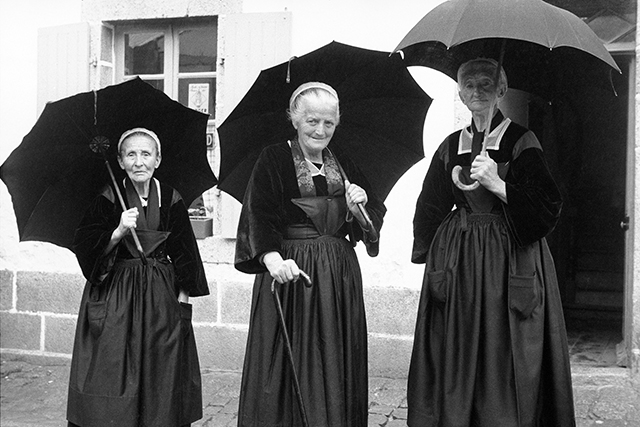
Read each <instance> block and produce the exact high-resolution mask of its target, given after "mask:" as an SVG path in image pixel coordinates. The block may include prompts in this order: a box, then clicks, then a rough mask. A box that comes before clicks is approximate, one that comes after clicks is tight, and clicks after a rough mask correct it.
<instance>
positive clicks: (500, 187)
mask: <svg viewBox="0 0 640 427" xmlns="http://www.w3.org/2000/svg"><path fill="white" fill-rule="evenodd" d="M470 172H471V174H470V175H469V176H470V178H471V179H473V180H476V181H478V182H479V183H480V185H482V186H483V187H484V188H486V189H487V190H489V191H491V192H492V193H494V194H495V195H496V196H498V197H499V198H500V200H502V201H503V202H505V203H506V202H507V189H506V184H505V182H504V181H503V180H502V179H501V178H500V176H499V175H498V164H497V163H496V162H495V161H494V160H493V159H492V158H491V157H489V156H487V155H482V154H479V155H477V156H476V158H475V159H473V163H471V171H470Z"/></svg>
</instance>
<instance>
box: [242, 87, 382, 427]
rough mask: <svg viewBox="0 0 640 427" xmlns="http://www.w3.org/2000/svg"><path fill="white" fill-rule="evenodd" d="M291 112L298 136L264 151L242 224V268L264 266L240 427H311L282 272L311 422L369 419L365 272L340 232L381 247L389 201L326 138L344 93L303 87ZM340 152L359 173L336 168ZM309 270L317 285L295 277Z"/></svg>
mask: <svg viewBox="0 0 640 427" xmlns="http://www.w3.org/2000/svg"><path fill="white" fill-rule="evenodd" d="M288 113H289V117H290V119H291V122H292V124H293V127H294V128H295V129H296V134H297V135H296V137H295V138H293V139H292V140H290V141H283V142H282V143H280V144H275V145H272V146H268V147H267V148H265V149H264V150H263V151H262V153H261V154H260V157H259V158H258V160H257V162H256V164H255V167H254V169H253V174H252V176H251V179H250V182H249V185H248V187H247V190H246V193H245V198H244V201H243V207H242V214H241V217H240V224H239V227H238V240H237V246H236V255H235V266H236V268H237V269H238V270H240V271H242V272H245V273H250V274H257V276H256V280H255V285H254V291H253V301H252V304H251V318H250V324H249V336H248V341H247V351H246V355H245V361H244V369H243V378H242V387H241V390H240V405H239V410H238V425H239V426H258V425H259V426H263V425H278V426H300V425H304V424H303V421H302V419H301V409H302V408H299V403H298V401H297V399H296V394H295V393H294V384H295V383H294V381H293V380H294V377H293V375H294V371H293V370H292V369H291V366H290V363H289V361H288V360H287V357H286V354H285V352H286V345H285V342H284V337H283V334H284V332H285V331H282V328H281V326H280V324H279V320H278V313H277V307H276V305H275V304H274V302H273V299H272V296H271V295H270V293H271V286H272V282H273V281H275V282H277V283H279V284H283V285H282V286H278V287H276V288H275V290H276V291H277V290H278V288H280V292H281V294H280V299H281V301H282V315H283V318H284V320H285V323H286V326H287V330H288V331H286V332H288V335H289V337H290V338H291V348H292V356H293V357H292V359H293V362H294V363H293V365H294V366H295V372H297V377H298V378H299V380H300V389H301V396H302V401H303V402H304V405H305V409H306V414H307V417H308V420H309V424H310V425H313V426H331V427H340V426H343V427H347V426H349V427H357V426H366V425H367V410H368V408H367V406H368V402H367V400H368V384H367V383H368V374H367V330H366V321H365V313H364V302H363V298H362V277H361V273H360V267H359V264H358V260H357V257H356V254H355V251H354V250H353V244H352V243H351V242H349V241H348V240H347V239H346V238H345V237H346V236H347V235H349V236H350V238H351V239H352V242H355V241H356V240H363V241H364V242H365V244H366V245H368V246H369V249H374V252H377V245H378V242H377V238H376V237H377V235H376V236H375V237H372V236H373V234H371V232H373V231H374V230H373V229H372V228H371V227H372V226H373V227H375V228H376V230H375V231H377V230H379V228H380V227H381V225H382V217H383V215H384V213H385V208H384V205H383V204H382V202H380V201H378V200H375V199H374V198H373V197H371V192H370V191H367V190H366V189H367V188H368V184H367V182H366V181H365V180H364V178H363V177H362V175H361V174H360V173H359V171H358V169H357V168H356V167H355V166H354V165H353V164H352V163H351V162H350V161H349V159H347V158H344V157H341V158H340V159H338V158H337V157H336V156H334V155H333V153H332V152H331V151H330V150H329V149H328V148H327V146H328V145H329V142H330V141H331V138H332V136H333V133H334V131H335V128H336V126H338V123H339V121H340V114H339V101H338V94H337V93H336V91H335V90H334V89H333V88H332V87H331V86H329V85H326V84H324V83H320V82H309V83H305V84H303V85H301V86H300V87H298V88H297V89H296V90H295V91H294V92H293V94H292V95H291V98H290V103H289V112H288ZM338 161H339V162H340V163H341V164H342V166H343V167H344V171H346V173H348V174H349V178H350V179H352V180H353V182H350V181H349V180H348V179H346V177H345V176H344V174H343V173H341V167H340V163H338ZM356 183H357V184H356ZM358 204H361V205H365V204H366V207H367V209H368V210H369V213H370V217H371V219H372V222H373V224H371V223H369V224H367V222H366V220H365V217H364V216H363V214H362V212H361V210H360V208H359V207H358ZM354 218H355V219H356V220H355V221H354V220H353V219H354ZM362 224H364V225H362ZM373 240H375V241H373ZM374 247H375V248H374ZM374 252H372V253H374ZM303 271H304V272H306V273H307V274H308V275H309V276H310V278H311V282H312V283H313V285H312V286H302V285H301V284H299V283H295V281H296V280H297V279H298V278H299V277H300V276H301V275H302V272H303ZM288 282H291V283H288Z"/></svg>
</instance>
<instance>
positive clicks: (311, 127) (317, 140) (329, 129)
mask: <svg viewBox="0 0 640 427" xmlns="http://www.w3.org/2000/svg"><path fill="white" fill-rule="evenodd" d="M303 110H304V114H303V116H302V117H301V118H300V120H299V121H297V122H295V123H293V127H294V128H295V129H296V130H297V131H298V142H299V143H300V148H302V151H303V153H304V154H305V156H306V157H307V158H309V159H313V158H317V157H318V155H320V153H322V150H323V149H325V148H326V146H327V145H329V141H331V137H333V133H334V132H335V129H336V125H337V122H338V120H337V116H336V109H335V107H334V106H333V105H327V104H326V103H324V102H322V101H320V100H318V99H316V98H306V99H304V100H303Z"/></svg>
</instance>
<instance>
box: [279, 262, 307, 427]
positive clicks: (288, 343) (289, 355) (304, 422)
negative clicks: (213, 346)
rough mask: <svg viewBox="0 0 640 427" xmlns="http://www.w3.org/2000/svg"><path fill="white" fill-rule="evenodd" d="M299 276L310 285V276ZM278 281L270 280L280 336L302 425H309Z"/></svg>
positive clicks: (303, 274) (304, 274) (301, 273)
mask: <svg viewBox="0 0 640 427" xmlns="http://www.w3.org/2000/svg"><path fill="white" fill-rule="evenodd" d="M300 276H301V278H303V281H304V284H305V286H307V287H311V278H309V276H308V275H307V273H305V272H304V271H300ZM277 284H278V282H277V281H276V280H275V279H273V281H272V282H271V294H272V295H273V299H274V301H275V303H276V310H277V311H278V317H279V318H280V326H281V327H282V336H283V337H284V343H285V349H286V352H287V358H288V359H289V364H290V365H291V373H292V374H293V388H294V390H295V392H296V397H297V398H298V406H299V407H300V416H301V417H302V425H303V427H308V426H309V420H308V419H307V410H306V409H305V407H304V401H303V400H302V393H301V392H300V381H299V380H298V375H297V374H296V365H295V364H294V362H293V350H292V349H291V340H289V334H288V332H287V325H286V324H285V322H284V313H283V312H282V303H281V302H280V295H279V294H278V289H277Z"/></svg>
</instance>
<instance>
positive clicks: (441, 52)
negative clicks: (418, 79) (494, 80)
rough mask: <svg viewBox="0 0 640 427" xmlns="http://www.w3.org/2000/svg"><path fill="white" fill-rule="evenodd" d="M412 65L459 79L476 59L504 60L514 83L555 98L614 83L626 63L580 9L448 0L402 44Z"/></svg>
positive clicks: (511, 0)
mask: <svg viewBox="0 0 640 427" xmlns="http://www.w3.org/2000/svg"><path fill="white" fill-rule="evenodd" d="M400 50H401V51H402V52H403V54H404V58H405V62H406V64H407V65H423V66H427V67H430V68H434V69H436V70H438V71H441V72H443V73H445V74H447V75H448V76H450V77H451V78H452V79H454V80H455V79H456V73H457V70H458V67H459V66H460V65H461V64H462V63H463V62H465V61H468V60H470V59H474V58H478V57H489V58H494V59H496V60H498V59H499V58H500V55H501V53H502V54H503V56H504V58H503V61H502V67H503V68H504V70H505V71H506V73H507V75H508V76H509V87H512V88H515V89H520V90H523V91H526V92H529V93H531V94H535V95H538V96H540V97H542V98H543V99H545V100H552V99H554V98H555V97H557V96H559V94H560V93H561V92H562V91H571V90H575V88H576V86H579V85H583V84H589V85H600V86H606V87H608V89H609V90H611V89H612V83H611V71H612V70H616V71H618V72H620V69H619V68H618V66H617V65H616V63H615V61H614V60H613V58H612V57H611V55H610V54H609V52H607V50H606V48H605V47H604V45H603V44H602V42H601V41H600V39H598V36H597V35H596V34H595V33H594V32H593V31H592V30H591V28H589V26H588V25H587V24H586V23H584V22H583V21H582V20H581V19H580V18H578V17H577V16H576V15H574V14H572V13H571V12H569V11H566V10H564V9H561V8H559V7H556V6H553V5H550V4H548V3H545V2H544V1H542V0H450V1H446V2H444V3H442V4H440V5H439V6H436V7H435V8H434V9H433V10H432V11H431V12H429V13H427V14H426V15H425V16H424V17H423V18H422V19H421V20H420V21H419V22H418V23H417V24H416V25H415V26H414V27H413V28H412V29H411V31H409V32H408V33H407V35H406V36H405V37H404V38H403V39H402V41H401V42H400V43H399V44H398V46H397V47H396V49H395V51H400Z"/></svg>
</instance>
